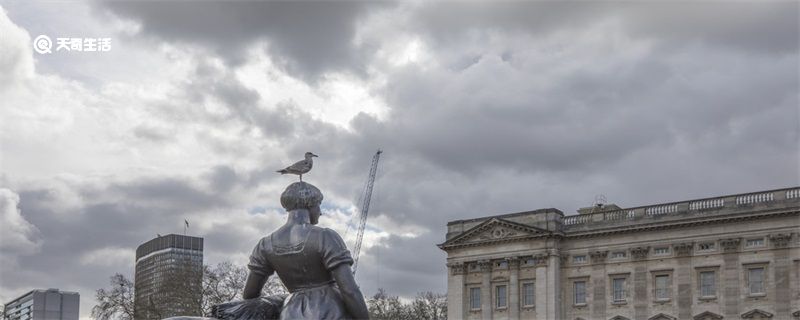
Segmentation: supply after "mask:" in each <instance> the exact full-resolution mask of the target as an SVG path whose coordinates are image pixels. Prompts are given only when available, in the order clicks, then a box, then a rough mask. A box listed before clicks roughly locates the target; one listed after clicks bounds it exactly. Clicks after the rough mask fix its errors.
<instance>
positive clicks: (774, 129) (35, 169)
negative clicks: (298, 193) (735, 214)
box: [0, 1, 800, 318]
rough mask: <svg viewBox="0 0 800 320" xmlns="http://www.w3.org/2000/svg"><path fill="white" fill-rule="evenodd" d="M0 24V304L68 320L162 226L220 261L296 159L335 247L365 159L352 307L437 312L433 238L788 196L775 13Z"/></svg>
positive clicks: (775, 9)
mask: <svg viewBox="0 0 800 320" xmlns="http://www.w3.org/2000/svg"><path fill="white" fill-rule="evenodd" d="M0 6H2V10H0V300H1V301H3V302H8V301H9V300H10V299H12V298H15V297H17V296H18V295H20V294H23V293H25V292H26V291H28V290H30V289H33V288H51V287H53V288H60V289H62V290H70V291H78V292H80V294H81V302H82V303H81V316H82V317H83V318H87V317H88V316H89V312H90V310H91V306H92V305H94V303H95V300H94V290H96V289H98V288H101V287H105V286H107V283H108V277H109V276H111V275H113V274H114V273H116V272H120V273H123V274H125V275H127V276H128V277H130V278H132V277H133V268H134V250H135V248H136V246H138V245H139V244H141V243H143V242H145V241H147V240H149V239H151V238H153V237H155V236H156V234H159V233H160V234H168V233H182V232H183V228H182V226H183V220H184V219H186V220H188V221H189V222H190V228H189V234H191V235H196V236H201V237H204V238H205V262H206V263H207V264H216V263H218V262H220V261H225V260H231V261H234V262H236V263H240V264H244V263H245V261H246V259H247V256H248V254H249V252H250V251H251V250H252V248H253V246H254V245H255V244H256V242H257V241H258V239H259V238H260V237H262V236H264V235H267V234H269V233H270V232H271V231H272V230H273V229H275V228H276V227H278V226H279V225H281V224H282V223H283V221H284V220H285V213H284V212H283V211H282V209H281V208H280V204H279V201H278V199H279V195H280V192H281V191H282V190H283V188H285V186H286V185H288V184H289V183H291V182H293V181H295V180H296V177H294V176H280V175H279V174H277V173H275V172H274V171H275V170H277V169H280V168H283V167H284V166H286V165H288V164H291V163H292V162H294V161H297V160H300V159H301V158H302V155H303V153H304V152H306V151H312V152H314V153H316V154H318V155H320V157H319V158H316V159H315V163H314V169H313V170H312V172H311V173H309V174H308V175H306V177H305V178H306V179H305V180H306V181H308V182H310V183H313V184H315V185H316V186H318V187H319V188H320V189H321V190H322V191H323V193H324V194H325V201H324V202H323V207H324V208H323V209H324V210H323V211H324V216H323V218H322V220H321V222H320V224H321V225H323V226H328V227H331V228H333V229H335V230H337V231H339V232H340V233H341V234H343V235H344V234H345V231H346V229H347V223H348V221H350V219H351V217H352V215H353V214H354V213H356V212H357V209H356V207H355V206H356V203H357V200H358V199H359V193H360V192H361V190H362V188H363V186H364V181H365V180H366V177H367V173H368V170H369V164H370V160H371V157H372V155H373V153H374V152H375V150H376V149H378V148H382V149H383V150H385V153H384V156H383V158H382V159H381V163H380V168H379V170H378V179H377V182H376V190H375V194H374V195H373V201H372V207H371V211H370V212H371V213H370V218H369V220H368V231H367V234H366V237H365V243H364V248H363V250H362V256H361V264H360V266H359V268H358V275H357V280H358V282H359V284H360V285H361V287H362V290H363V292H364V293H365V294H366V295H372V294H374V293H375V292H376V290H377V288H378V287H383V288H386V289H387V290H388V292H389V293H390V294H395V295H401V296H403V297H413V296H414V295H415V293H416V292H419V291H428V290H430V291H437V292H445V290H446V270H445V266H444V263H445V254H444V253H443V252H441V251H440V250H439V249H438V248H437V247H436V246H435V244H437V243H441V242H442V241H443V240H444V234H445V230H446V228H445V226H446V223H447V221H451V220H456V219H464V218H473V217H480V216H487V215H494V214H503V213H510V212H517V211H525V210H533V209H538V208H549V207H553V208H557V209H560V210H561V211H563V212H565V213H566V214H574V213H575V210H576V209H577V208H579V207H583V206H588V205H591V204H592V202H593V201H594V198H595V195H597V194H603V195H605V197H606V198H607V199H608V202H611V203H616V204H618V205H620V206H622V207H631V206H639V205H647V204H655V203H661V202H669V201H679V200H687V199H693V198H701V197H711V196H717V195H724V194H732V193H742V192H750V191H758V190H764V189H773V188H781V187H788V186H796V185H798V184H800V181H799V180H800V175H799V172H798V170H799V169H798V167H799V166H800V159H799V158H798V150H799V149H800V139H799V138H798V132H799V130H798V129H799V128H800V115H799V114H798V113H799V110H798V74H800V63H799V62H798V51H799V50H798V14H799V13H800V11H799V10H800V9H798V3H797V2H796V1H786V2H770V1H758V2H755V1H748V2H735V3H723V2H692V1H681V2H679V3H669V2H659V3H656V2H648V3H633V2H630V1H626V2H620V3H614V2H590V1H583V2H574V3H544V2H503V3H488V2H468V3H460V2H450V1H448V2H437V3H430V2H427V1H424V2H423V1H419V2H403V3H391V2H362V1H359V2H323V3H315V2H291V3H287V2H283V3H259V2H233V3H231V2H225V3H221V2H219V3H218V2H210V1H208V2H200V3H191V4H190V3H187V2H183V1H171V2H158V1H142V2H86V3H83V2H81V3H78V2H68V1H46V2H44V1H43V2H36V1H0ZM39 35H47V36H49V37H51V38H53V41H54V42H55V41H56V40H55V38H59V37H70V38H76V37H77V38H111V39H112V43H111V51H108V52H74V51H73V52H65V51H63V50H62V51H54V52H53V53H51V54H39V53H37V52H35V51H34V50H33V46H32V42H33V39H34V38H36V37H37V36H39ZM53 49H55V46H54V48H53ZM353 233H354V232H352V231H351V232H349V233H348V235H347V241H348V243H349V244H350V245H352V238H353Z"/></svg>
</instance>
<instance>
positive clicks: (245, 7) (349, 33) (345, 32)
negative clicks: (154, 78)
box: [99, 1, 388, 80]
mask: <svg viewBox="0 0 800 320" xmlns="http://www.w3.org/2000/svg"><path fill="white" fill-rule="evenodd" d="M99 3H100V4H101V5H102V6H104V7H105V8H108V9H110V10H111V11H112V12H113V13H115V14H117V15H120V16H122V17H125V18H130V19H134V20H137V21H140V22H141V23H142V30H143V32H144V33H145V34H148V35H153V36H156V37H158V38H160V39H163V40H164V41H168V42H190V43H197V44H201V45H204V46H208V47H210V48H212V49H214V51H215V52H216V53H217V54H219V55H221V56H223V57H225V58H226V59H227V60H228V61H229V62H232V63H233V64H237V63H239V62H241V61H242V60H243V59H244V55H245V51H246V50H247V49H249V47H250V46H251V45H252V44H253V43H254V42H256V41H259V40H267V41H268V43H269V49H268V50H269V51H270V53H271V54H272V55H274V56H275V58H276V62H278V63H280V64H281V65H283V67H285V68H286V69H287V70H288V71H289V72H290V73H292V74H294V75H298V76H299V77H301V78H305V79H308V80H314V79H315V78H316V77H318V76H320V75H322V74H323V73H325V72H330V71H352V72H356V73H361V72H363V71H364V65H363V64H362V63H363V61H362V58H363V54H364V52H363V51H362V48H358V47H356V45H355V44H354V38H353V37H354V32H355V30H356V25H357V23H358V22H359V19H360V18H361V17H362V15H363V14H365V13H366V12H369V11H370V10H371V9H373V8H374V7H383V6H386V5H387V4H388V3H374V2H367V1H322V2H316V1H263V2H260V1H230V2H211V1H200V2H195V3H191V4H188V3H185V2H181V1H167V2H151V1H100V2H99Z"/></svg>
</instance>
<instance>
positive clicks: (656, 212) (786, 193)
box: [562, 187, 800, 229]
mask: <svg viewBox="0 0 800 320" xmlns="http://www.w3.org/2000/svg"><path fill="white" fill-rule="evenodd" d="M791 199H798V200H800V187H794V188H786V189H777V190H771V191H762V192H753V193H745V194H736V195H729V196H722V197H715V198H706V199H696V200H689V201H681V202H673V203H664V204H656V205H651V206H642V207H635V208H627V209H622V210H615V211H606V212H595V213H589V214H579V215H572V216H566V217H564V218H563V220H562V223H563V225H564V227H565V228H566V229H569V228H572V227H578V226H581V225H587V224H597V223H604V222H611V221H624V220H640V219H642V218H647V217H650V218H654V219H655V218H657V217H663V216H670V215H675V214H682V213H690V212H695V213H699V214H703V213H708V212H717V211H720V210H728V209H736V208H740V207H743V206H752V205H757V204H762V203H770V202H774V201H781V200H791ZM794 201H797V200H794Z"/></svg>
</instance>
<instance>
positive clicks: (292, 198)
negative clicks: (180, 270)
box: [243, 182, 369, 319]
mask: <svg viewBox="0 0 800 320" xmlns="http://www.w3.org/2000/svg"><path fill="white" fill-rule="evenodd" d="M321 203H322V192H320V191H319V189H317V188H316V187H314V186H313V185H311V184H308V183H305V182H295V183H292V184H291V185H289V187H287V188H286V190H285V191H284V192H283V194H281V205H282V206H283V208H284V209H286V211H287V212H288V213H289V217H288V219H287V221H286V224H284V225H283V226H282V227H280V228H278V230H275V232H273V233H272V234H270V235H269V236H266V237H264V238H262V239H261V241H259V242H258V244H257V245H256V247H255V249H253V254H252V255H251V256H250V263H249V264H248V265H247V267H248V268H249V269H250V274H249V275H248V277H247V284H246V285H245V288H244V293H243V297H244V298H245V299H252V298H257V297H259V295H260V293H261V288H262V287H263V286H264V284H265V283H266V281H267V278H268V277H269V276H270V275H272V274H273V273H277V274H278V277H280V279H281V281H282V282H283V284H284V285H285V286H286V288H287V289H289V292H290V293H291V294H290V295H289V296H288V297H287V298H286V300H285V301H284V303H283V308H282V309H281V314H280V319H368V318H369V314H368V312H367V305H366V303H365V302H364V296H363V295H362V294H361V290H360V289H359V288H358V286H357V285H356V282H355V279H353V272H352V270H351V269H350V266H351V265H352V264H353V258H352V257H351V256H350V251H348V250H347V247H346V246H345V244H344V241H342V238H341V237H340V236H339V234H337V233H336V231H333V230H331V229H328V228H320V227H317V226H316V224H317V222H319V216H320V214H321V211H320V207H319V206H320V204H321Z"/></svg>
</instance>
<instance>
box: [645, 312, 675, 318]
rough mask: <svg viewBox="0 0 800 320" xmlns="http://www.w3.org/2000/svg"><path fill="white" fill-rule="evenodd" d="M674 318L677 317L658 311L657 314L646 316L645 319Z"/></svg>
mask: <svg viewBox="0 0 800 320" xmlns="http://www.w3.org/2000/svg"><path fill="white" fill-rule="evenodd" d="M676 319H678V318H675V317H673V316H671V315H668V314H665V313H659V314H657V315H654V316H652V317H650V318H648V319H647V320H676Z"/></svg>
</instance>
